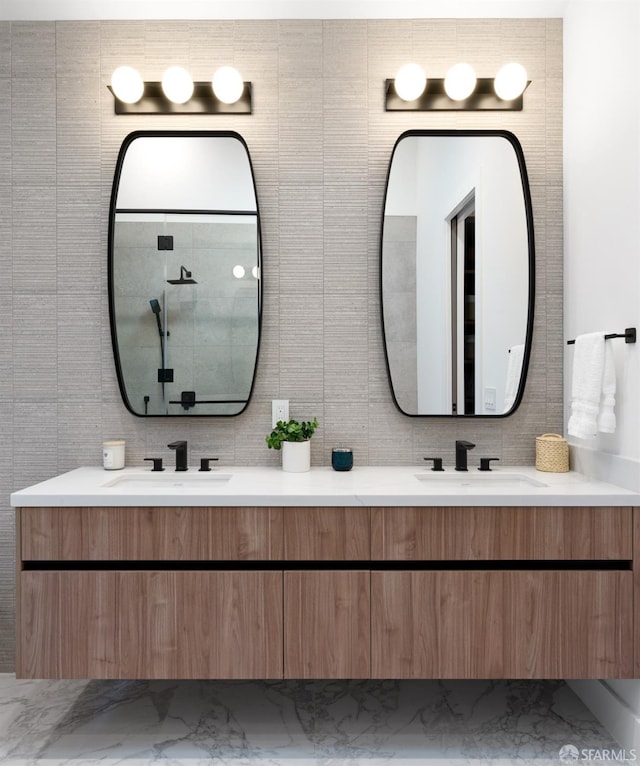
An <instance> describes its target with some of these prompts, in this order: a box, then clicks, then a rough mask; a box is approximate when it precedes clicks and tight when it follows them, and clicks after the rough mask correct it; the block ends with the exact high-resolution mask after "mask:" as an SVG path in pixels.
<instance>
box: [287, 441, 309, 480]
mask: <svg viewBox="0 0 640 766" xmlns="http://www.w3.org/2000/svg"><path fill="white" fill-rule="evenodd" d="M310 469H311V442H310V441H306V442H282V470H283V471H288V472H289V473H303V472H304V471H309V470H310Z"/></svg>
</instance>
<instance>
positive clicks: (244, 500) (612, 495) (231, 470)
mask: <svg viewBox="0 0 640 766" xmlns="http://www.w3.org/2000/svg"><path fill="white" fill-rule="evenodd" d="M11 505H12V506H14V507H19V506H177V505H183V506H216V505H220V506H242V505H247V506H297V505H300V506H301V505H309V506H311V505H331V506H358V505H361V506H371V505H378V506H393V505H398V506H400V505H402V506H430V505H433V506H464V505H475V506H483V505H487V506H500V505H502V506H509V505H531V506H534V505H538V506H540V505H558V506H570V505H588V506H589V505H590V506H598V505H618V506H631V505H638V506H640V494H639V493H636V492H632V491H631V490H627V489H624V488H622V487H618V486H616V485H614V484H608V483H606V482H602V481H597V480H596V479H590V478H589V477H587V476H584V475H583V474H579V473H576V472H574V471H571V472H569V473H546V472H541V471H536V470H535V468H531V467H528V466H527V467H525V466H515V467H513V468H506V467H501V468H494V469H492V471H491V472H479V471H478V470H477V469H475V468H472V469H470V470H469V471H468V473H463V472H456V471H454V470H453V468H450V467H449V468H447V469H446V470H445V471H444V472H442V473H438V472H434V471H432V470H430V469H429V468H425V467H424V466H421V465H420V466H393V467H387V466H363V467H358V466H356V467H355V468H353V469H352V470H351V471H343V472H340V471H334V470H333V469H332V468H330V467H327V468H312V469H311V471H309V472H307V473H285V472H284V471H282V469H281V468H279V467H268V468H267V467H261V468H250V467H247V466H219V467H217V468H215V469H214V470H212V471H211V472H209V473H206V472H200V471H198V470H197V468H190V469H189V471H187V472H185V473H176V472H175V471H174V470H172V469H169V468H167V470H166V471H163V472H162V473H159V472H158V473H154V472H152V471H151V469H150V468H146V467H145V468H142V467H141V468H124V469H122V470H119V471H105V470H104V469H103V468H99V467H87V468H77V469H75V470H74V471H69V472H68V473H65V474H62V475H60V476H56V477H54V478H52V479H48V480H47V481H43V482H41V483H39V484H35V485H34V486H32V487H27V488H26V489H22V490H20V491H18V492H14V493H13V494H12V495H11Z"/></svg>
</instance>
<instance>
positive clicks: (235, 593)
mask: <svg viewBox="0 0 640 766" xmlns="http://www.w3.org/2000/svg"><path fill="white" fill-rule="evenodd" d="M20 580H21V583H20V589H21V602H22V603H21V610H20V622H19V626H18V627H19V637H18V641H19V643H20V646H21V652H20V658H19V667H18V669H17V673H18V676H19V677H21V678H281V677H282V572H261V571H251V572H235V571H230V572H228V571H224V572H211V571H202V572H170V571H135V572H132V571H59V572H52V571H26V572H22V573H21V574H20Z"/></svg>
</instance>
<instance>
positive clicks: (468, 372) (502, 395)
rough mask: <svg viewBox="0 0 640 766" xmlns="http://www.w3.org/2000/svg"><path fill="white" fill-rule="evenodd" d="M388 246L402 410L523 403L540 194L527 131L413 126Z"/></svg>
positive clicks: (390, 215) (390, 188)
mask: <svg viewBox="0 0 640 766" xmlns="http://www.w3.org/2000/svg"><path fill="white" fill-rule="evenodd" d="M380 252H381V256H380V257H381V264H380V295H381V309H382V310H381V314H382V331H383V338H384V347H385V357H386V362H387V370H388V374H389V381H390V385H391V390H392V395H393V399H394V402H395V404H396V406H397V407H398V408H399V409H400V411H401V412H403V413H404V414H405V415H410V416H449V417H451V416H454V417H455V416H464V417H505V416H507V415H509V414H511V413H512V412H514V411H515V410H516V408H517V407H518V405H519V404H520V401H521V400H522V395H523V392H524V386H525V381H526V376H527V370H528V366H529V358H530V354H531V340H532V334H533V313H534V296H535V245H534V233H533V212H532V206H531V194H530V190H529V183H528V176H527V170H526V165H525V160H524V154H523V152H522V147H521V146H520V143H519V141H518V140H517V138H516V137H515V136H514V135H513V134H512V133H509V132H508V131H501V130H487V131H483V130H411V131H407V132H405V133H403V134H402V135H401V136H400V137H399V138H398V140H397V141H396V143H395V146H394V149H393V153H392V156H391V161H390V164H389V171H388V177H387V187H386V192H385V199H384V209H383V221H382V235H381V248H380Z"/></svg>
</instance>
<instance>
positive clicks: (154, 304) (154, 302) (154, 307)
mask: <svg viewBox="0 0 640 766" xmlns="http://www.w3.org/2000/svg"><path fill="white" fill-rule="evenodd" d="M149 304H150V306H151V311H153V313H154V314H155V315H156V322H157V323H158V334H159V335H160V338H162V335H163V333H162V322H161V321H160V312H161V311H162V309H161V308H160V301H159V300H158V299H157V298H152V299H151V300H150V301H149Z"/></svg>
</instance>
